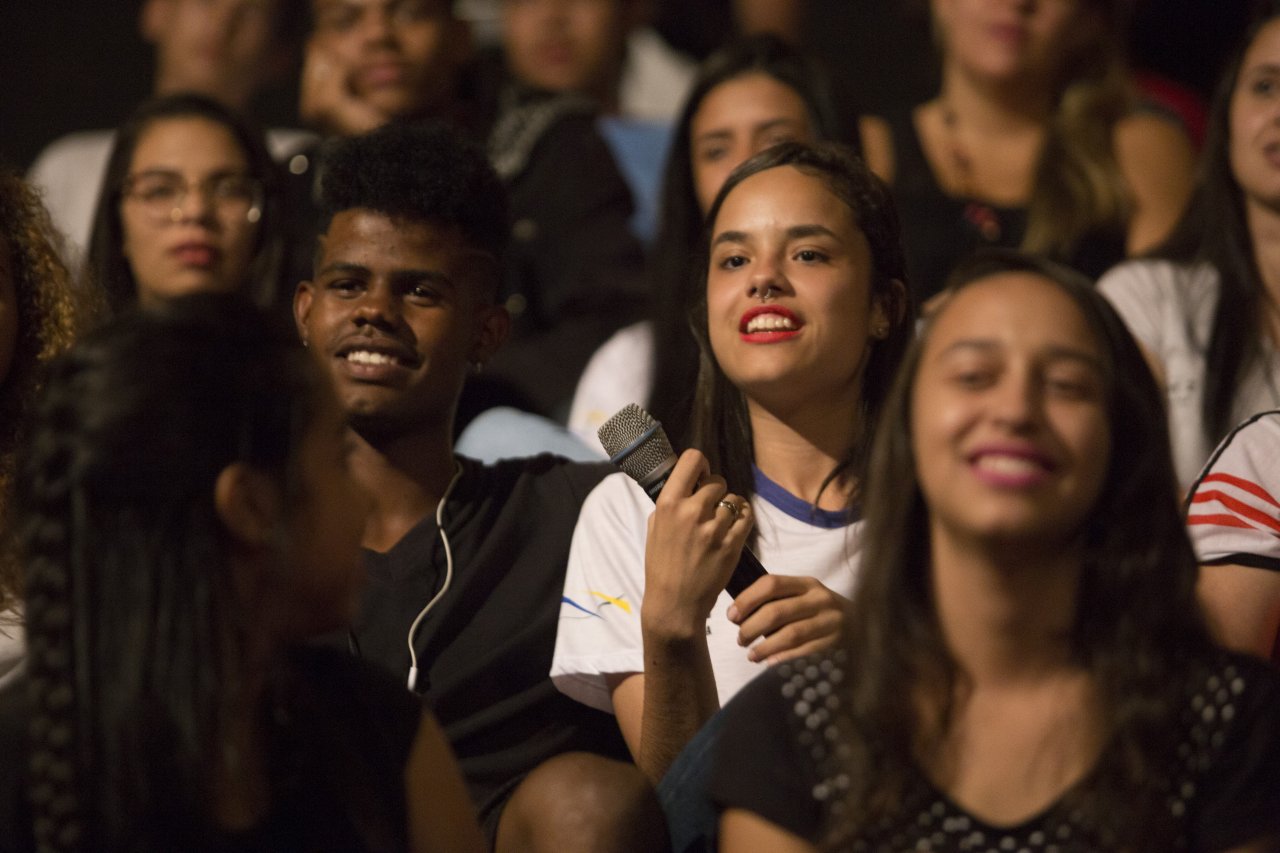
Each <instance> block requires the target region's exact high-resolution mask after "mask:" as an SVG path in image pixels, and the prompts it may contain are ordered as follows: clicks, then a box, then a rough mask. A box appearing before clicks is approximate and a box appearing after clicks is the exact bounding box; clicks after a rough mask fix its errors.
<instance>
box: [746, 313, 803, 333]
mask: <svg viewBox="0 0 1280 853" xmlns="http://www.w3.org/2000/svg"><path fill="white" fill-rule="evenodd" d="M796 328H797V326H796V324H795V323H794V322H792V320H791V318H790V317H784V316H782V315H781V314H757V315H756V316H754V317H752V318H751V319H750V320H748V321H747V333H748V334H750V333H751V332H789V331H792V330H794V329H796Z"/></svg>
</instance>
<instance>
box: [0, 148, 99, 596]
mask: <svg viewBox="0 0 1280 853" xmlns="http://www.w3.org/2000/svg"><path fill="white" fill-rule="evenodd" d="M0 252H7V253H8V256H9V271H10V273H11V274H12V277H13V291H14V296H15V299H16V301H15V304H14V305H13V308H12V310H13V311H14V312H15V319H16V320H17V325H18V336H17V339H16V340H15V342H14V350H13V360H12V361H11V362H10V363H9V370H8V372H7V373H6V374H5V375H4V376H0V539H2V540H3V541H0V611H3V610H5V609H7V608H8V607H9V606H10V605H11V604H12V599H13V597H14V596H16V595H18V594H19V592H20V587H21V578H20V575H21V573H20V572H19V570H18V566H17V563H16V561H15V560H14V559H13V552H12V547H11V544H10V543H9V541H8V537H9V535H10V533H11V525H10V524H9V512H10V506H9V504H10V499H9V498H10V492H11V490H12V488H13V479H14V469H15V468H16V466H17V450H18V437H19V431H20V430H21V428H22V426H23V425H24V424H25V423H26V420H27V416H28V414H29V412H30V410H31V407H32V406H33V405H34V403H35V397H36V394H37V392H38V391H39V389H40V375H41V368H42V367H43V366H44V364H45V363H46V362H48V361H49V360H50V359H52V358H53V357H54V356H56V355H58V354H59V353H61V352H62V351H64V350H65V349H67V348H68V347H69V346H71V343H72V341H73V340H74V338H75V335H76V332H77V331H78V330H79V329H80V328H81V327H82V326H83V325H85V324H86V323H87V322H88V320H89V318H90V317H91V315H92V306H91V305H89V304H88V303H87V301H86V300H84V299H83V298H81V296H82V295H81V294H79V293H77V291H76V290H75V289H74V288H73V287H72V285H71V280H70V275H69V274H68V272H67V268H66V266H65V265H64V264H63V263H62V260H61V259H60V258H59V256H58V238H57V236H56V232H55V231H54V228H53V225H52V223H51V222H50V220H49V214H48V213H47V212H46V211H45V209H44V206H43V205H41V204H40V198H39V196H38V195H37V194H36V192H35V190H33V189H32V188H31V187H30V186H29V185H28V184H27V183H26V182H25V181H24V180H23V179H22V177H21V175H19V174H18V173H17V172H16V171H14V170H12V169H10V168H8V167H2V168H0Z"/></svg>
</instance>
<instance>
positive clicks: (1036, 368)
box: [713, 253, 1280, 853]
mask: <svg viewBox="0 0 1280 853" xmlns="http://www.w3.org/2000/svg"><path fill="white" fill-rule="evenodd" d="M872 460H873V461H872V466H871V471H870V474H869V482H868V491H867V498H866V501H865V504H864V506H865V507H866V517H867V539H866V553H865V556H864V559H863V566H864V569H863V584H862V587H861V588H860V590H859V594H858V597H857V598H856V599H855V602H854V608H853V610H854V612H853V618H852V620H851V622H850V625H851V627H850V632H849V633H850V636H849V638H848V640H847V642H846V645H845V648H844V649H843V650H840V651H836V652H833V653H828V654H825V655H819V656H815V657H810V658H807V659H802V660H797V661H795V662H791V663H786V664H781V665H779V666H778V667H776V668H775V669H774V670H772V671H771V672H769V673H768V674H766V675H765V676H763V677H761V678H760V679H758V680H757V681H756V682H754V683H753V684H752V685H751V686H750V687H749V688H747V689H746V690H745V691H743V693H742V694H741V698H740V699H739V700H738V701H736V702H735V703H733V704H732V705H730V706H729V707H728V708H726V709H725V714H726V717H727V719H726V731H725V733H724V737H723V739H722V741H721V751H720V755H719V760H718V767H717V770H716V773H715V779H714V784H713V795H714V796H715V797H716V799H717V800H718V802H720V803H721V805H722V806H723V807H724V808H725V812H724V815H723V818H722V824H721V834H722V840H723V845H722V848H721V849H722V850H725V851H729V853H734V851H742V850H760V849H769V850H776V851H808V850H813V849H817V848H818V847H819V846H821V847H824V848H827V849H839V850H866V851H873V850H874V851H879V850H895V851H900V850H924V849H927V850H933V851H940V850H957V851H958V850H983V851H985V850H988V849H994V850H1005V849H1008V850H1015V849H1030V850H1051V849H1056V850H1059V851H1063V853H1066V851H1086V850H1088V851H1098V850H1126V851H1167V850H1179V849H1192V850H1203V851H1226V850H1235V851H1252V850H1256V851H1262V850H1273V849H1275V848H1274V844H1275V843H1276V841H1277V839H1280V817H1277V814H1278V812H1277V808H1278V807H1280V783H1278V782H1277V781H1276V776H1275V774H1274V768H1275V766H1276V763H1277V761H1280V736H1278V734H1277V727H1276V722H1275V713H1274V708H1275V707H1276V702H1277V701H1278V700H1280V684H1278V681H1277V676H1276V675H1275V674H1274V673H1273V672H1272V671H1271V670H1269V669H1267V668H1265V667H1264V665H1263V664H1261V663H1259V662H1255V661H1253V660H1252V659H1249V658H1245V657H1242V656H1237V655H1233V654H1231V653H1228V652H1225V651H1222V650H1220V649H1218V648H1216V647H1215V646H1214V645H1213V644H1212V643H1211V641H1210V640H1209V637H1208V635H1207V633H1206V631H1205V628H1204V625H1203V622H1202V619H1201V616H1200V613H1199V611H1198V609H1197V607H1196V603H1195V577H1196V567H1195V557H1194V555H1193V554H1192V552H1191V549H1190V546H1189V545H1188V543H1187V539H1186V536H1185V535H1184V534H1183V533H1182V530H1181V521H1180V518H1179V513H1178V506H1177V503H1176V501H1175V486H1174V477H1173V471H1172V467H1171V464H1170V454H1169V450H1168V434H1167V431H1166V426H1165V419H1164V416H1163V413H1162V410H1161V405H1160V395H1159V391H1158V390H1157V388H1156V385H1155V382H1154V380H1153V379H1152V376H1151V375H1150V373H1149V371H1148V370H1147V368H1146V366H1145V364H1144V362H1143V360H1142V357H1141V355H1140V353H1139V351H1138V349H1137V346H1136V345H1135V344H1134V342H1133V340H1132V339H1131V338H1130V337H1129V335H1128V334H1127V333H1126V332H1125V331H1124V328H1123V326H1122V324H1121V323H1120V321H1119V319H1118V318H1117V317H1116V315H1115V314H1114V312H1112V311H1111V310H1110V309H1109V308H1108V307H1107V306H1106V305H1105V303H1104V301H1103V300H1102V299H1101V297H1099V296H1097V295H1096V294H1095V293H1094V292H1093V290H1092V289H1091V288H1090V287H1089V285H1088V283H1087V282H1086V281H1084V280H1083V279H1079V278H1078V277H1077V276H1075V275H1074V274H1072V273H1069V272H1067V271H1065V270H1062V269H1060V268H1058V267H1056V266H1053V265H1050V264H1047V263H1045V262H1041V261H1037V260H1034V259H1031V258H1028V257H1025V256H1022V255H1018V254H1014V253H1000V254H997V255H991V256H984V257H981V258H979V259H977V260H975V261H973V262H972V263H970V264H967V265H966V266H965V267H964V268H962V269H961V270H959V271H957V273H956V274H955V275H954V276H953V277H952V283H951V285H950V288H949V290H948V292H947V295H946V297H945V301H944V302H943V303H942V306H941V308H940V310H939V311H938V312H937V313H936V314H935V315H934V316H933V318H932V320H931V321H930V323H929V325H928V326H927V327H926V329H925V331H924V334H923V336H922V338H921V340H920V341H919V342H918V343H917V345H916V347H915V348H914V349H913V350H912V352H911V353H910V354H909V355H908V357H907V361H906V369H905V370H904V371H903V373H902V374H901V376H900V377H899V382H898V384H897V386H896V388H895V390H894V392H893V394H892V395H891V396H890V398H889V401H888V403H887V404H886V409H885V419H884V421H883V422H882V425H881V429H880V431H879V433H878V435H877V439H876V446H875V449H874V452H873V454H872Z"/></svg>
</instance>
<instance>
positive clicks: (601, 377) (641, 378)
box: [568, 320, 653, 459]
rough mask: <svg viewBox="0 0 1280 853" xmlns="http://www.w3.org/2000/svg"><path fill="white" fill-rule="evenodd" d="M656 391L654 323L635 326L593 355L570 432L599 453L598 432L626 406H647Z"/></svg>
mask: <svg viewBox="0 0 1280 853" xmlns="http://www.w3.org/2000/svg"><path fill="white" fill-rule="evenodd" d="M652 389H653V324H652V323H650V322H649V321H648V320H643V321H641V322H639V323H633V324H631V325H630V326H626V327H624V328H621V329H619V330H618V331H616V332H614V333H613V335H612V336H611V337H610V338H609V340H607V341H605V342H604V343H603V344H601V345H600V346H599V348H598V349H596V351H595V352H594V353H593V354H592V356H591V360H590V361H588V362H587V366H586V368H585V369H584V370H583V371H582V376H581V377H579V379H578V387H577V388H576V389H575V390H574V392H573V403H572V404H571V405H570V406H569V424H568V426H569V431H570V432H572V433H573V434H574V435H576V436H577V437H578V438H580V439H582V441H583V442H584V443H585V444H586V445H587V446H588V447H590V448H592V449H594V450H597V451H599V453H600V457H601V458H602V459H603V458H604V457H605V453H604V451H603V450H602V449H601V448H600V439H599V438H598V437H597V436H596V431H597V430H598V429H600V427H601V425H603V424H604V422H605V421H607V420H609V418H611V417H613V416H614V414H616V413H617V412H618V410H619V409H621V408H622V407H623V406H626V405H627V404H629V403H635V404H637V405H639V406H642V407H643V406H644V405H645V401H647V400H648V399H649V392H650V391H651V390H652Z"/></svg>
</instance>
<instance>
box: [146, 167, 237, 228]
mask: <svg viewBox="0 0 1280 853" xmlns="http://www.w3.org/2000/svg"><path fill="white" fill-rule="evenodd" d="M194 186H195V188H196V189H197V190H198V191H199V192H200V195H201V197H202V198H203V199H204V200H205V201H207V202H208V203H209V204H210V205H212V206H213V207H214V208H216V209H217V211H218V213H219V214H221V215H223V216H226V217H227V218H229V219H238V218H243V219H245V220H246V221H248V222H257V221H258V220H259V219H261V218H262V183H261V182H260V181H258V180H257V179H255V178H251V177H249V176H248V175H213V176H211V177H208V178H205V179H204V180H203V181H199V182H197V183H196V184H195V185H194ZM191 188H192V184H189V183H187V181H186V179H185V178H183V177H182V176H181V175H175V174H173V173H172V172H145V173H143V174H141V175H131V176H130V177H128V178H125V181H124V184H123V186H122V188H121V192H122V193H123V195H124V197H125V198H129V199H133V200H134V201H135V202H137V203H138V205H139V206H140V207H141V208H142V210H143V211H144V212H145V213H146V214H147V215H148V216H150V217H151V218H152V219H154V220H156V221H157V222H165V221H168V222H177V221H179V220H180V219H182V217H183V212H182V205H183V203H185V202H186V200H187V193H188V192H190V190H191Z"/></svg>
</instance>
